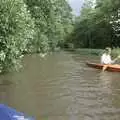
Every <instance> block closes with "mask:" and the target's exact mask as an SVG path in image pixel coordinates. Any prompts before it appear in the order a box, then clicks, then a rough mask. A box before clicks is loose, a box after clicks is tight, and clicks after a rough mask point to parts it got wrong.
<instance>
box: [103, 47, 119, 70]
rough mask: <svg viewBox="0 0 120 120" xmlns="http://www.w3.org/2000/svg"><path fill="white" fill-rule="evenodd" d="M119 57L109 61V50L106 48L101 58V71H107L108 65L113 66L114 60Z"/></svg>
mask: <svg viewBox="0 0 120 120" xmlns="http://www.w3.org/2000/svg"><path fill="white" fill-rule="evenodd" d="M119 58H120V56H118V57H116V58H115V59H113V60H112V59H111V48H109V47H106V48H105V52H104V53H103V54H102V56H101V64H104V67H103V71H104V70H106V69H107V67H108V66H109V65H110V64H114V63H115V62H116V60H118V59H119Z"/></svg>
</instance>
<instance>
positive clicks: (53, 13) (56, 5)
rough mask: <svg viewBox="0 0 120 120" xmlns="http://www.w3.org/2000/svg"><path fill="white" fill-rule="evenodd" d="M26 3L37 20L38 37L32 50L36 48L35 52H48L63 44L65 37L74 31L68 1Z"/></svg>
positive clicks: (45, 0)
mask: <svg viewBox="0 0 120 120" xmlns="http://www.w3.org/2000/svg"><path fill="white" fill-rule="evenodd" d="M25 2H26V4H27V5H28V9H29V10H30V12H31V15H32V17H33V18H34V20H35V31H36V35H35V36H34V40H33V41H32V44H31V47H30V48H35V49H33V51H34V52H36V51H37V52H48V51H49V50H54V49H55V48H56V47H57V46H59V44H63V43H64V40H65V37H66V36H67V35H68V34H69V33H70V32H71V31H70V29H71V30H72V27H71V26H72V14H71V8H70V6H69V5H68V3H67V2H66V0H61V1H60V0H44V1H43V0H36V1H35V0H26V1H25ZM70 27H71V28H70ZM34 46H35V47H34Z"/></svg>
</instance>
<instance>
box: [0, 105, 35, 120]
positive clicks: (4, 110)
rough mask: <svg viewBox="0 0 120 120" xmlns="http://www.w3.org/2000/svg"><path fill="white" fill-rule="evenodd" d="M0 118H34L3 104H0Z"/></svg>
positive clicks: (24, 119)
mask: <svg viewBox="0 0 120 120" xmlns="http://www.w3.org/2000/svg"><path fill="white" fill-rule="evenodd" d="M0 120H35V119H33V118H32V117H27V116H26V115H25V114H23V113H21V112H17V111H16V110H15V109H13V108H10V107H8V106H6V105H4V104H0Z"/></svg>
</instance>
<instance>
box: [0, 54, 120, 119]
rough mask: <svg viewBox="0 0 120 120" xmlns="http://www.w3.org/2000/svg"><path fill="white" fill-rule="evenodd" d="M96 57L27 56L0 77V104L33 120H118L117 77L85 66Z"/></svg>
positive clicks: (119, 86) (119, 85)
mask: <svg viewBox="0 0 120 120" xmlns="http://www.w3.org/2000/svg"><path fill="white" fill-rule="evenodd" d="M98 59H99V58H98V57H95V56H91V55H89V56H88V55H80V54H75V53H70V52H56V53H52V54H51V55H47V56H46V57H45V58H40V56H39V55H38V54H34V55H27V56H25V58H24V60H23V68H22V69H21V70H20V71H19V72H13V73H9V74H6V75H2V76H1V77H0V102H1V103H4V104H7V105H9V106H11V107H14V108H16V109H17V110H18V111H21V112H25V113H27V114H28V115H30V116H34V117H35V118H36V119H37V120H120V73H112V72H107V71H105V72H101V71H100V70H96V69H93V68H89V67H87V66H86V65H85V61H87V60H91V61H93V60H94V61H98Z"/></svg>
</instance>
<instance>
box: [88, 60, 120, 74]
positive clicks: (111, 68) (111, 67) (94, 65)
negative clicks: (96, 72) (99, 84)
mask: <svg viewBox="0 0 120 120" xmlns="http://www.w3.org/2000/svg"><path fill="white" fill-rule="evenodd" d="M86 64H87V65H88V66H89V67H92V68H96V69H102V68H103V66H104V65H103V64H97V63H91V62H86ZM106 70H107V71H111V72H120V65H118V64H113V65H108V67H107V69H106Z"/></svg>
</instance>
